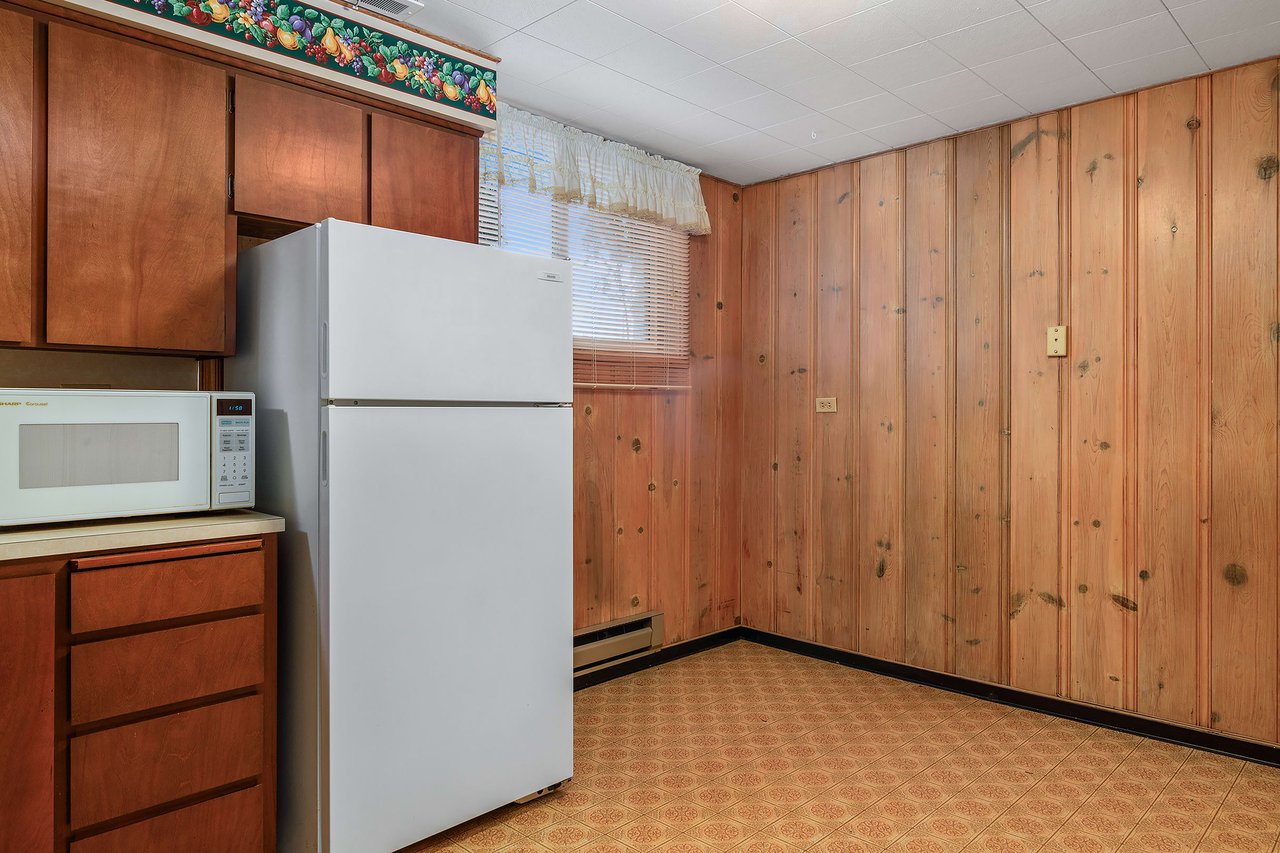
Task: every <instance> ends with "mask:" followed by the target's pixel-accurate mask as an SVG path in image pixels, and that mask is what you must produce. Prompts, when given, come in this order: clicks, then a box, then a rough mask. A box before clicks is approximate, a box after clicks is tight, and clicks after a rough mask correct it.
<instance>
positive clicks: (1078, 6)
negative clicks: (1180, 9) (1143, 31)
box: [1023, 0, 1165, 39]
mask: <svg viewBox="0 0 1280 853" xmlns="http://www.w3.org/2000/svg"><path fill="white" fill-rule="evenodd" d="M1023 5H1024V6H1026V7H1027V10H1028V11H1030V12H1031V14H1033V15H1035V16H1036V18H1037V19H1038V20H1039V21H1040V23H1042V24H1044V25H1045V26H1046V27H1048V28H1049V31H1050V32H1052V33H1053V34H1054V35H1055V36H1057V37H1058V38H1060V39H1069V38H1075V37H1076V36H1082V35H1084V34H1085V33H1091V32H1093V31H1094V30H1105V29H1106V28H1107V27H1114V26H1118V25H1120V24H1124V23H1127V22H1129V21H1133V20H1137V19H1138V18H1145V17H1148V16H1149V15H1154V14H1156V13H1158V12H1163V11H1165V8H1164V4H1163V3H1162V2H1160V0H1042V2H1039V3H1031V2H1024V3H1023Z"/></svg>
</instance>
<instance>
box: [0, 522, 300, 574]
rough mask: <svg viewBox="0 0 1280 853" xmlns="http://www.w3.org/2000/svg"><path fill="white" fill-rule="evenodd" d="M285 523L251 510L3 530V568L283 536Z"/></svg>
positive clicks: (0, 546) (0, 536) (0, 530)
mask: <svg viewBox="0 0 1280 853" xmlns="http://www.w3.org/2000/svg"><path fill="white" fill-rule="evenodd" d="M283 530H284V519H283V518H280V517H278V516H274V515H267V514H265V513H261V512H254V511H253V510H250V509H233V510H227V511H225V512H205V513H195V514H191V515H161V516H151V517H146V518H113V519H107V520H103V521H80V522H74V523H69V524H40V525H30V526H27V527H13V528H0V562H4V561H7V560H28V559H33V558H39V557H57V556H60V555H63V554H84V553H88V552H91V551H111V550H116V549H121V548H152V547H155V546H157V545H173V544H176V543H179V542H198V541H203V540H208V539H231V538H235V537H239V536H260V535H262V534H264V533H280V532H281V531H283Z"/></svg>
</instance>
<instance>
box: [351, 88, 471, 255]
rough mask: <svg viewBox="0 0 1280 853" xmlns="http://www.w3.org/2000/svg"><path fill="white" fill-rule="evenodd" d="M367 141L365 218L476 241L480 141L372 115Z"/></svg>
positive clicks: (390, 224)
mask: <svg viewBox="0 0 1280 853" xmlns="http://www.w3.org/2000/svg"><path fill="white" fill-rule="evenodd" d="M370 142H371V146H370V149H371V150H370V163H371V166H372V170H371V171H372V186H371V187H370V199H369V202H370V210H369V215H370V222H372V223H373V224H374V225H381V226H383V227H384V228H395V229H396V230H398V231H416V232H417V233H419V234H428V235H430V236H432V237H447V238H448V239H450V240H465V241H467V242H471V243H474V242H476V239H477V228H478V220H477V216H478V213H477V205H478V203H479V200H478V198H477V193H478V184H477V182H478V180H479V168H480V160H479V158H480V146H479V140H477V139H476V138H475V137H471V136H466V135H464V134H461V133H454V132H452V131H448V130H441V129H439V128H435V127H431V126H430V125H425V124H415V123H413V122H408V121H402V120H400V119H396V118H391V117H390V116H385V115H380V114H377V113H375V114H374V116H373V128H372V134H371V137H370Z"/></svg>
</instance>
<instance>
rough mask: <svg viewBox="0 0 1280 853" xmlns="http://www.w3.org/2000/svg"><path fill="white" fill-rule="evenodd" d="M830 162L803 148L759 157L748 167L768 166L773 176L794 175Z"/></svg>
mask: <svg viewBox="0 0 1280 853" xmlns="http://www.w3.org/2000/svg"><path fill="white" fill-rule="evenodd" d="M830 162H831V161H830V160H828V159H827V158H825V157H821V156H819V155H818V154H817V153H815V152H813V151H807V150H805V149H803V148H791V149H788V150H786V151H781V152H779V153H777V154H770V155H768V156H766V157H760V158H759V159H757V160H753V161H751V162H750V163H748V164H747V165H748V166H768V167H769V168H770V169H771V170H772V172H773V174H775V175H794V174H795V173H796V172H807V171H809V170H810V169H819V168H821V167H823V166H826V165H827V164H829V163H830Z"/></svg>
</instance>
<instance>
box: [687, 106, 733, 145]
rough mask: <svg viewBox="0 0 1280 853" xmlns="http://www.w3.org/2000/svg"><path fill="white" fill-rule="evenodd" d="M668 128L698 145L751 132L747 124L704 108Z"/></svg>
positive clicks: (710, 143) (713, 142)
mask: <svg viewBox="0 0 1280 853" xmlns="http://www.w3.org/2000/svg"><path fill="white" fill-rule="evenodd" d="M668 129H669V130H670V131H671V132H672V133H675V134H677V135H678V136H682V137H684V138H686V139H688V140H690V141H692V142H695V143H697V144H698V145H714V144H715V143H717V142H723V141H724V140H726V139H732V138H733V137H735V136H742V135H743V134H744V133H750V132H751V128H749V127H747V126H746V125H744V124H739V123H738V122H736V121H734V120H733V119H730V118H725V117H724V116H722V115H720V114H718V113H713V112H711V111H710V110H703V111H701V112H700V113H698V114H697V115H695V116H693V117H691V118H687V119H683V120H682V121H681V122H680V123H679V126H678V127H669V128H668Z"/></svg>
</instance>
